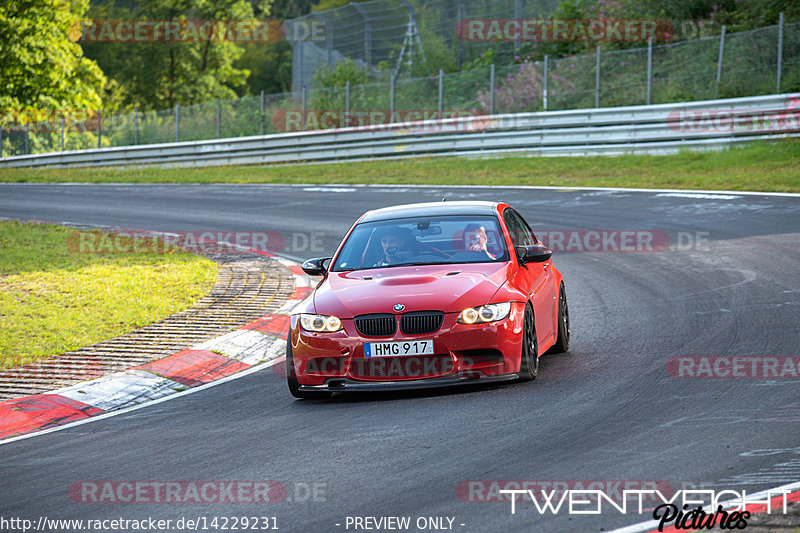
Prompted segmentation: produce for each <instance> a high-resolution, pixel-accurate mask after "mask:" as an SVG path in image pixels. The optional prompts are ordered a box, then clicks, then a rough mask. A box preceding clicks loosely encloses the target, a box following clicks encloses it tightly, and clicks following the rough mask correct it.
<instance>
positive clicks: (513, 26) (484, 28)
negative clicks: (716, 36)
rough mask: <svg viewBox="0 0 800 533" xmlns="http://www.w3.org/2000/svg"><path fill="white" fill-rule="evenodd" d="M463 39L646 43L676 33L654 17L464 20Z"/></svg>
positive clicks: (458, 29)
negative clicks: (641, 18) (643, 18)
mask: <svg viewBox="0 0 800 533" xmlns="http://www.w3.org/2000/svg"><path fill="white" fill-rule="evenodd" d="M456 34H457V35H458V37H459V39H461V40H463V41H490V42H491V41H517V42H519V41H528V42H647V41H648V40H650V39H652V40H653V41H666V40H668V39H669V38H670V36H672V35H674V34H675V29H674V27H673V25H672V23H671V22H669V21H667V20H654V19H646V20H640V19H601V18H597V19H465V20H463V21H462V22H461V23H459V24H458V26H456Z"/></svg>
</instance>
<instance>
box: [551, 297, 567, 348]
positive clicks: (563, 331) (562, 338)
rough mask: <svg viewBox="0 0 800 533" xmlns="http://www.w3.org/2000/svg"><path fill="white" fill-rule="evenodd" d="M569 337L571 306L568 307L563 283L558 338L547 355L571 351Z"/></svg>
mask: <svg viewBox="0 0 800 533" xmlns="http://www.w3.org/2000/svg"><path fill="white" fill-rule="evenodd" d="M569 336H570V329H569V306H568V305H567V292H566V291H565V290H564V284H563V283H562V284H561V289H560V290H559V291H558V337H556V343H555V344H554V345H553V347H552V348H550V349H549V350H548V351H547V353H564V352H566V351H567V350H569Z"/></svg>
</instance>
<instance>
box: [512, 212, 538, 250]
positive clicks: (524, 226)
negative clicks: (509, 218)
mask: <svg viewBox="0 0 800 533" xmlns="http://www.w3.org/2000/svg"><path fill="white" fill-rule="evenodd" d="M514 214H515V215H516V216H517V218H518V219H519V222H520V224H521V225H522V229H523V231H524V232H525V236H526V239H527V240H528V244H536V243H537V242H539V239H537V238H536V235H534V234H533V230H532V229H531V227H530V226H529V225H528V223H527V222H525V219H524V218H522V215H520V214H519V213H517V212H516V211H514Z"/></svg>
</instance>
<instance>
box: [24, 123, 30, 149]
mask: <svg viewBox="0 0 800 533" xmlns="http://www.w3.org/2000/svg"><path fill="white" fill-rule="evenodd" d="M30 129H31V128H30V122H26V123H25V155H28V138H29V136H30Z"/></svg>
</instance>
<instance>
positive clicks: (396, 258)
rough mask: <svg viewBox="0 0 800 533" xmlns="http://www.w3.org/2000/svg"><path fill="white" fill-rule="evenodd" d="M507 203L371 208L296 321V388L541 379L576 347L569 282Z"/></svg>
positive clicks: (311, 269) (320, 272) (290, 354)
mask: <svg viewBox="0 0 800 533" xmlns="http://www.w3.org/2000/svg"><path fill="white" fill-rule="evenodd" d="M551 255H552V252H551V251H550V250H549V249H548V248H547V247H545V246H544V245H543V244H542V243H540V242H539V241H538V239H537V238H536V236H535V235H534V233H533V231H532V230H531V228H530V226H529V225H528V224H527V222H525V220H524V219H523V218H522V216H521V215H520V214H519V213H518V212H517V211H516V210H514V209H513V208H512V207H511V206H509V205H508V204H505V203H492V202H437V203H422V204H409V205H401V206H395V207H387V208H384V209H376V210H374V211H368V212H367V213H365V214H364V215H362V216H361V218H359V219H358V221H356V223H355V224H354V225H353V227H352V228H350V231H348V233H347V235H346V236H345V238H344V239H343V240H342V243H341V244H340V245H339V248H338V249H337V250H336V253H335V254H334V256H333V258H328V257H325V258H315V259H309V260H308V261H306V262H305V263H303V270H304V271H305V272H306V273H307V274H309V275H312V276H323V278H322V281H320V282H319V284H318V285H317V287H316V288H315V289H314V291H313V292H312V294H311V295H310V296H309V297H308V298H307V299H306V300H304V301H303V302H302V303H301V304H300V305H299V306H298V307H297V308H296V309H295V314H293V315H292V317H291V326H290V327H291V329H290V331H289V338H288V342H287V346H286V368H287V372H286V374H287V380H288V384H289V391H290V392H291V393H292V395H294V396H295V397H298V398H321V397H327V396H329V395H330V394H332V393H333V392H346V391H356V390H375V389H404V388H421V387H440V386H445V385H455V384H463V383H473V382H476V381H502V380H520V381H529V380H532V379H536V375H537V373H538V371H539V356H540V355H541V354H543V353H545V352H547V351H549V352H551V353H558V352H564V351H566V350H567V349H568V348H569V336H570V326H569V309H568V307H567V296H566V291H565V288H564V279H563V276H562V275H561V273H560V272H559V271H558V270H557V269H556V268H555V266H554V265H553V264H552V260H551Z"/></svg>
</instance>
